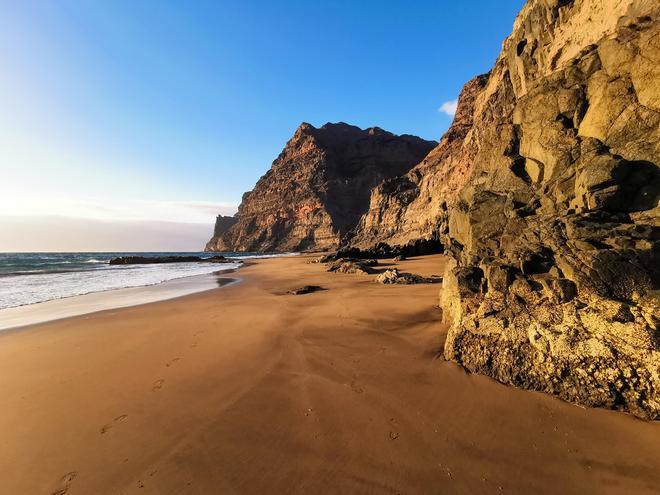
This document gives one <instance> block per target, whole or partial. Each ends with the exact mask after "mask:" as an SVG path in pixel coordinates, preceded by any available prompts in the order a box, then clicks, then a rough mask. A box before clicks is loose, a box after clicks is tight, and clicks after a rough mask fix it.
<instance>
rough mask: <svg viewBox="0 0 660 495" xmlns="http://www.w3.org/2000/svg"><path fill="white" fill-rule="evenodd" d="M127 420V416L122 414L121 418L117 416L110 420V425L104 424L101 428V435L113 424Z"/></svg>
mask: <svg viewBox="0 0 660 495" xmlns="http://www.w3.org/2000/svg"><path fill="white" fill-rule="evenodd" d="M126 418H128V415H127V414H122V415H121V416H117V417H116V418H115V419H113V420H112V423H108V424H105V425H103V426H102V427H101V435H103V434H104V433H106V432H107V431H108V430H109V429H110V428H112V427H113V426H114V424H115V423H119V422H121V421H124V420H126Z"/></svg>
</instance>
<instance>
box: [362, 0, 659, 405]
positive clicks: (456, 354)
mask: <svg viewBox="0 0 660 495" xmlns="http://www.w3.org/2000/svg"><path fill="white" fill-rule="evenodd" d="M659 81H660V24H659V12H658V3H657V2H656V1H645V0H574V1H571V0H530V1H529V2H528V4H527V5H526V6H525V7H524V8H523V10H522V11H521V12H520V14H519V16H518V18H517V19H516V22H515V25H514V28H513V33H512V34H511V36H510V37H509V38H508V39H507V40H506V41H505V42H504V44H503V47H502V52H501V54H500V56H499V58H498V60H497V62H496V64H495V66H494V68H493V69H492V71H491V72H490V73H489V74H488V75H486V76H480V77H478V78H476V79H474V80H473V81H471V82H470V83H468V85H467V86H466V87H465V89H464V90H463V93H462V94H461V98H460V101H459V108H458V112H457V115H456V120H455V122H454V125H452V127H451V129H450V131H449V132H448V134H447V135H445V136H444V137H443V139H442V141H441V143H440V144H439V145H438V147H437V148H436V149H434V150H433V151H432V152H431V153H430V154H429V155H428V156H427V157H426V158H425V160H424V161H423V162H422V163H420V164H419V165H418V166H416V167H415V168H413V169H412V170H411V171H410V172H409V173H408V174H406V175H405V176H404V177H401V178H397V179H392V180H388V181H385V182H384V183H382V184H381V185H380V186H379V187H378V188H377V189H376V190H375V191H374V192H373V194H372V196H371V200H370V206H369V211H368V213H367V214H366V215H365V217H364V218H363V219H362V220H361V222H360V225H359V228H358V229H357V232H356V233H355V236H354V244H356V245H358V246H362V247H368V246H370V245H372V244H375V243H376V242H388V243H390V244H402V243H406V242H409V241H411V240H414V239H416V238H430V237H434V236H435V237H438V238H440V239H441V240H442V241H443V243H444V244H445V247H446V249H447V251H448V253H449V254H450V255H451V257H452V258H453V263H452V264H451V266H450V268H449V270H448V272H447V273H446V274H445V281H444V288H443V292H442V306H443V311H444V317H445V319H446V320H447V321H448V322H449V323H450V324H451V328H450V330H449V334H448V337H447V341H446V343H445V350H444V352H445V356H446V358H447V359H450V360H453V361H456V362H458V363H460V364H462V365H463V366H464V367H466V368H467V369H468V370H470V371H474V372H478V373H483V374H486V375H490V376H492V377H494V378H496V379H497V380H499V381H501V382H504V383H508V384H513V385H517V386H521V387H526V388H531V389H535V390H542V391H545V392H549V393H553V394H556V395H558V396H560V397H562V398H564V399H566V400H570V401H575V402H578V403H581V404H586V405H591V406H602V407H610V408H619V409H623V410H627V411H630V412H632V413H634V414H636V415H638V416H641V417H647V418H658V417H659V416H660V331H659V329H658V324H659V322H660V292H659V291H658V289H660V256H659V250H660V243H659V240H660V229H659V226H660V209H659V207H658V199H659V194H660V171H659V168H658V165H659V164H660V83H659Z"/></svg>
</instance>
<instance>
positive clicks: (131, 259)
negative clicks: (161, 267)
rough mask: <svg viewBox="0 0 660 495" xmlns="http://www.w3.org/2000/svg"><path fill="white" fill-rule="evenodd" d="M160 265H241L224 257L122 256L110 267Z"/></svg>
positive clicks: (112, 261)
mask: <svg viewBox="0 0 660 495" xmlns="http://www.w3.org/2000/svg"><path fill="white" fill-rule="evenodd" d="M158 263H240V260H231V259H228V258H225V257H224V256H211V257H209V258H202V257H200V256H120V257H118V258H112V259H111V260H110V262H109V264H110V265H153V264H158Z"/></svg>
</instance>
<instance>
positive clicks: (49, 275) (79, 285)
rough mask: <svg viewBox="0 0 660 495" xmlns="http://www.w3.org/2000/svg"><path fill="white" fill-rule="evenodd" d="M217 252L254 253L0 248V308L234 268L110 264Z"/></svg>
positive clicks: (225, 265)
mask: <svg viewBox="0 0 660 495" xmlns="http://www.w3.org/2000/svg"><path fill="white" fill-rule="evenodd" d="M219 254H221V255H223V256H225V257H227V258H231V259H235V260H236V261H239V260H241V259H246V258H255V257H265V256H271V255H264V254H257V253H189V252H186V253H170V252H163V253H0V310H1V309H6V308H14V307H18V306H25V305H28V304H35V303H39V302H45V301H50V300H53V299H62V298H66V297H71V296H78V295H83V294H90V293H93V292H102V291H108V290H113V289H121V288H128V287H142V286H148V285H155V284H159V283H162V282H166V281H168V280H174V279H180V278H183V277H191V276H195V275H204V274H209V273H214V272H220V271H228V270H232V269H235V268H237V267H238V266H239V263H223V264H217V263H166V264H149V265H113V266H111V265H110V264H109V261H110V259H112V258H116V257H119V256H149V257H152V256H191V255H192V256H200V257H210V256H214V255H219Z"/></svg>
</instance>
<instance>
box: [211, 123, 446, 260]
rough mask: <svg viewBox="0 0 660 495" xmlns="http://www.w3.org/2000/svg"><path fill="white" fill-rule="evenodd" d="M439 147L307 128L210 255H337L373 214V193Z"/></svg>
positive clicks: (372, 132) (385, 135)
mask: <svg viewBox="0 0 660 495" xmlns="http://www.w3.org/2000/svg"><path fill="white" fill-rule="evenodd" d="M436 144H437V143H435V142H433V141H425V140H423V139H420V138H417V137H414V136H408V135H403V136H396V135H394V134H391V133H389V132H387V131H384V130H382V129H379V128H377V127H374V128H371V129H366V130H362V129H359V128H358V127H355V126H350V125H347V124H343V123H339V124H326V125H324V126H323V127H321V128H319V129H317V128H315V127H313V126H311V125H309V124H305V123H303V124H302V125H301V126H300V127H299V128H298V129H297V130H296V132H295V134H294V135H293V137H292V138H291V140H290V141H289V142H288V143H287V145H286V147H285V148H284V150H283V151H282V153H281V154H280V156H279V157H278V158H277V159H276V160H275V161H274V162H273V166H272V168H271V169H270V170H269V171H268V172H267V173H266V175H264V176H263V177H262V178H261V179H259V181H258V182H257V184H256V186H255V188H254V189H253V190H252V191H251V192H248V193H246V194H245V195H243V200H242V202H241V205H240V206H239V209H238V213H237V214H236V217H235V223H234V224H233V225H231V226H230V227H229V228H228V229H226V230H225V231H224V232H222V233H221V234H220V235H215V236H214V238H213V239H212V240H211V241H210V242H209V244H208V245H207V250H209V251H300V250H306V249H317V250H321V249H333V248H336V247H338V246H339V243H340V239H341V238H342V236H344V235H346V233H347V232H349V231H350V230H351V229H353V228H354V227H355V226H356V224H357V223H358V221H359V219H360V217H361V216H362V215H363V214H364V213H365V211H366V210H367V208H368V205H369V195H370V192H371V190H372V189H373V188H374V187H375V186H376V185H377V184H378V183H379V182H381V181H382V180H385V179H389V178H392V177H395V176H398V175H402V174H405V173H406V172H408V171H409V170H410V169H411V168H412V167H413V166H414V165H415V164H417V163H418V162H419V161H420V160H421V159H422V158H423V157H424V156H425V155H426V154H427V153H428V152H429V150H431V149H432V148H433V147H434V146H435V145H436Z"/></svg>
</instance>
